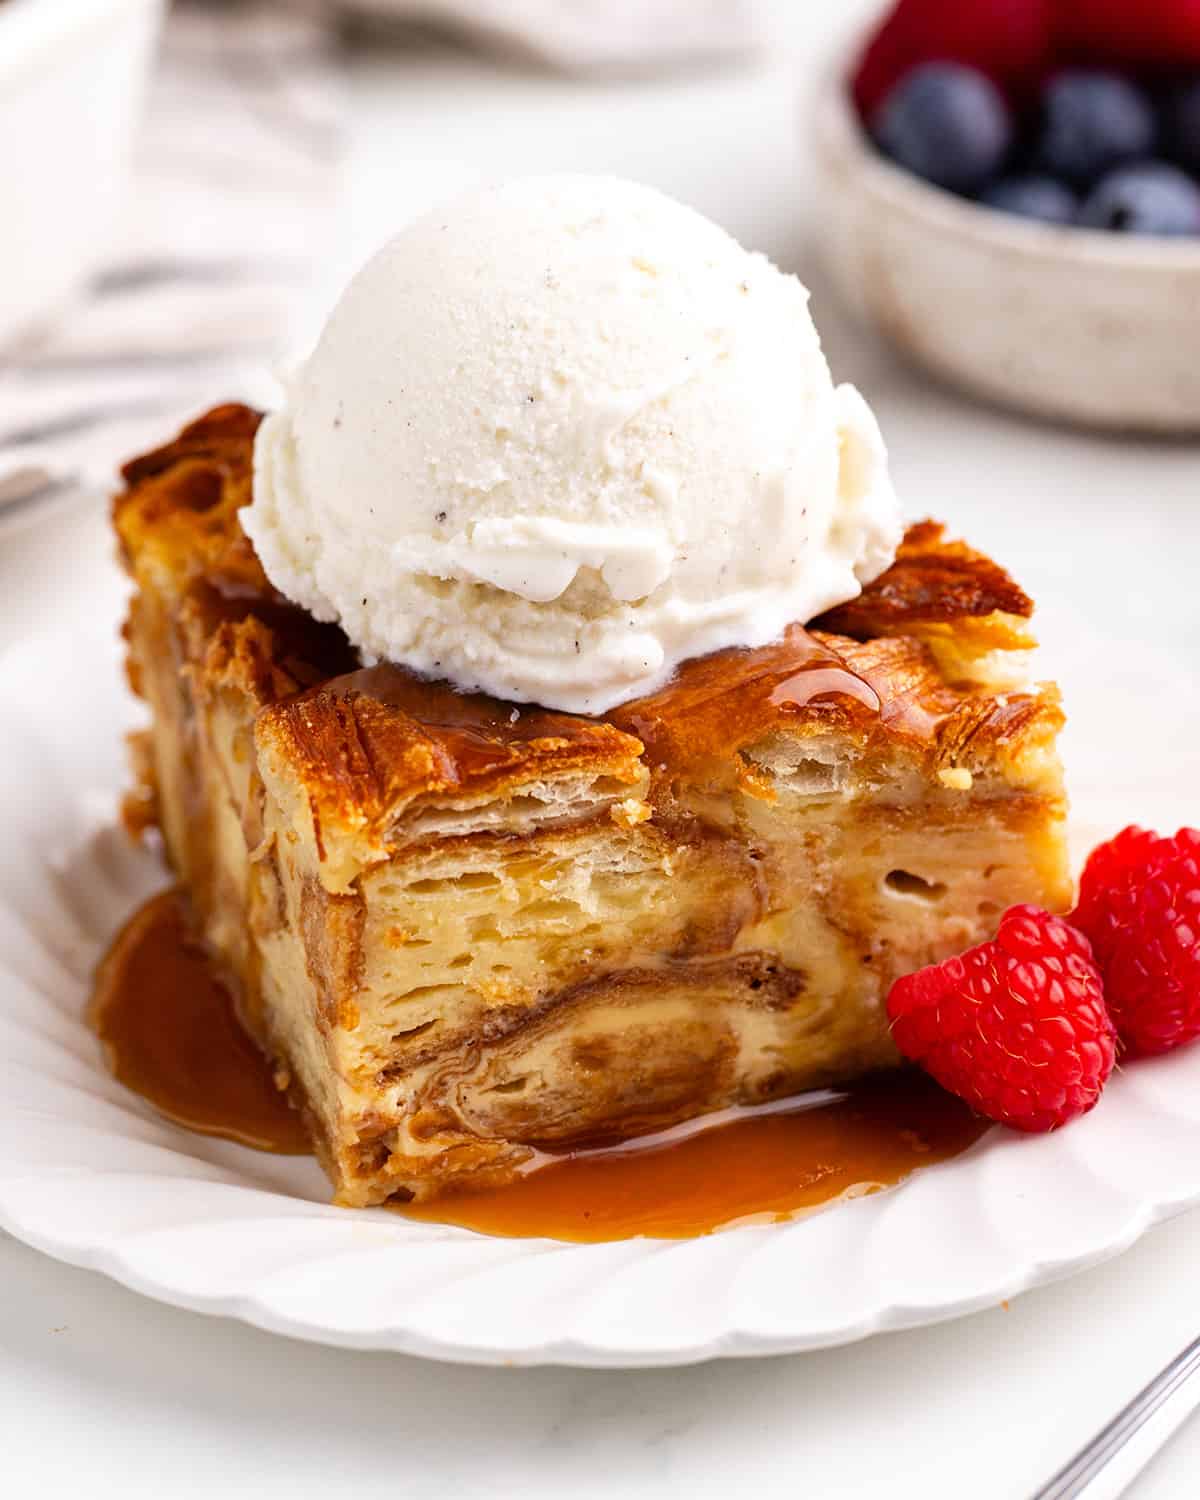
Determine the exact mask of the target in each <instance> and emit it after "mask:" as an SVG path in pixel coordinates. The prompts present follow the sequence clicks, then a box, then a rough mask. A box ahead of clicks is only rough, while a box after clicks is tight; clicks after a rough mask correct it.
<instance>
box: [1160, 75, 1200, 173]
mask: <svg viewBox="0 0 1200 1500" xmlns="http://www.w3.org/2000/svg"><path fill="white" fill-rule="evenodd" d="M1163 115H1164V120H1165V125H1166V131H1165V134H1166V138H1167V149H1168V150H1169V151H1170V153H1171V155H1172V156H1173V157H1174V158H1175V160H1176V161H1177V162H1178V163H1179V165H1180V166H1181V167H1187V169H1188V170H1189V171H1191V172H1197V173H1200V78H1192V79H1190V80H1189V81H1188V82H1187V83H1181V84H1180V85H1179V87H1178V88H1176V89H1174V90H1172V92H1171V93H1170V95H1169V96H1168V97H1167V101H1166V105H1165V108H1164V110H1163Z"/></svg>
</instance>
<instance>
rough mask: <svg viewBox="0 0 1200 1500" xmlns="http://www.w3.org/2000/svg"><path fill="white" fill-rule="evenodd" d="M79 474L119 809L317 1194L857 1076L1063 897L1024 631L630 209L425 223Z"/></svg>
mask: <svg viewBox="0 0 1200 1500" xmlns="http://www.w3.org/2000/svg"><path fill="white" fill-rule="evenodd" d="M124 477H125V481H126V484H125V489H124V491H123V492H122V493H121V494H120V495H119V496H118V497H117V499H116V502H115V522H116V527H117V531H118V534H119V537H120V543H121V548H122V553H123V556H124V559H125V562H126V565H127V567H128V569H129V572H130V574H131V576H132V578H133V581H134V586H135V588H134V596H133V600H132V603H131V607H130V615H129V623H128V627H127V636H128V643H129V671H130V679H131V682H132V684H133V686H134V688H135V690H136V691H137V692H138V693H140V694H141V695H142V696H143V697H144V698H145V699H146V700H147V702H148V704H149V706H150V709H151V712H152V723H151V727H150V729H149V730H148V731H147V732H146V733H144V734H143V735H140V736H139V737H137V739H136V741H135V746H134V748H135V752H136V762H137V771H138V788H137V790H136V792H135V793H133V794H132V795H131V797H130V802H129V814H130V818H131V820H133V821H134V822H135V823H136V822H141V823H144V822H147V821H153V822H155V823H157V825H158V826H159V827H160V829H161V831H162V835H163V839H164V843H165V846H166V851H167V855H168V857H169V859H170V862H171V864H172V866H173V867H174V869H175V870H176V872H177V874H178V876H179V879H180V881H181V882H182V883H183V885H184V886H185V888H186V890H187V892H188V895H189V897H190V902H191V907H192V912H193V916H194V920H195V923H196V925H197V929H198V931H199V932H200V934H201V935H202V936H203V939H204V941H205V942H206V944H207V945H208V947H209V949H210V951H211V952H212V953H213V955H214V956H215V957H216V958H217V959H218V960H219V962H220V964H221V965H222V967H223V969H224V971H225V972H226V973H227V975H228V976H229V977H230V979H231V981H232V982H233V984H234V985H235V987H236V991H237V994H238V998H239V1004H240V1008H241V1012H242V1015H243V1018H244V1019H245V1021H246V1023H247V1025H248V1026H249V1028H250V1029H251V1031H252V1033H253V1034H254V1035H255V1037H256V1038H257V1039H258V1041H259V1042H260V1044H261V1046H262V1047H263V1049H264V1050H265V1051H266V1052H267V1053H268V1055H269V1056H270V1057H271V1058H272V1059H273V1060H274V1061H275V1063H276V1068H277V1078H278V1081H279V1083H280V1086H281V1087H285V1088H289V1089H290V1090H291V1091H292V1096H293V1098H294V1100H295V1102H296V1103H297V1104H298V1106H299V1107H300V1108H302V1109H303V1111H304V1114H305V1118H306V1121H307V1124H308V1126H309V1128H310V1131H311V1133H312V1137H313V1140H314V1144H315V1146H316V1149H317V1151H318V1154H319V1155H320V1157H321V1160H322V1161H323V1163H324V1165H325V1167H326V1169H327V1170H328V1172H329V1175H330V1177H331V1179H332V1181H333V1184H334V1188H335V1192H336V1195H337V1198H338V1200H339V1201H340V1202H343V1203H345V1204H349V1205H365V1204H372V1203H380V1202H383V1201H385V1200H387V1199H389V1198H401V1199H417V1200H424V1199H429V1198H432V1197H434V1196H436V1195H437V1194H439V1193H441V1192H443V1191H445V1190H446V1189H448V1188H462V1187H476V1186H483V1185H493V1184H497V1183H502V1182H504V1181H506V1180H508V1179H510V1178H512V1177H513V1176H514V1174H517V1173H520V1172H521V1171H522V1170H524V1169H525V1168H526V1167H527V1166H528V1165H529V1164H530V1162H532V1161H534V1160H535V1159H536V1158H537V1153H538V1152H539V1151H541V1150H543V1149H546V1148H549V1149H552V1150H555V1149H562V1148H566V1147H571V1146H575V1145H579V1144H583V1143H595V1142H604V1141H613V1140H621V1139H626V1138H629V1137H633V1136H638V1135H642V1134H646V1133H649V1132H654V1131H659V1130H661V1129H663V1128H664V1127H666V1126H670V1125H672V1124H675V1123H677V1122H680V1121H685V1120H689V1119H692V1118H695V1117H697V1116H701V1115H704V1114H707V1113H710V1112H714V1111H717V1110H720V1109H723V1108H725V1107H726V1106H729V1105H743V1104H757V1103H762V1102H765V1101H770V1100H775V1099H780V1098H784V1097H786V1096H790V1095H793V1094H796V1093H798V1092H800V1091H802V1090H807V1089H811V1088H815V1087H819V1086H824V1085H829V1084H839V1083H845V1082H847V1081H849V1080H852V1079H855V1078H858V1077H860V1076H862V1075H864V1074H868V1073H870V1072H873V1071H875V1070H879V1069H887V1068H892V1067H894V1066H897V1065H898V1064H899V1062H900V1057H899V1054H898V1052H897V1051H896V1049H895V1047H894V1045H893V1043H892V1040H891V1036H890V1034H889V1027H888V1021H887V1016H886V1013H885V1008H884V1001H885V997H886V995H887V993H888V990H889V988H890V986H891V985H892V983H893V981H894V980H895V979H896V978H898V977H899V976H900V975H903V974H906V973H909V972H911V971H912V970H914V969H917V968H920V967H921V966H923V965H926V964H930V963H933V962H936V961H937V960H939V959H942V958H945V957H946V956H948V955H950V954H952V953H956V952H958V951H959V950H961V949H963V948H964V947H966V946H968V945H970V944H972V943H974V942H977V941H979V940H980V939H982V938H985V937H987V936H990V934H991V932H992V931H993V930H994V928H995V925H996V922H997V919H998V917H999V914H1000V913H1001V912H1002V911H1003V910H1004V909H1005V908H1007V907H1009V906H1010V905H1012V904H1014V903H1017V902H1026V901H1028V902H1035V903H1037V904H1039V905H1041V906H1046V907H1049V908H1050V909H1052V910H1061V909H1063V908H1064V907H1065V906H1066V905H1067V904H1068V903H1069V900H1070V888H1069V884H1068V879H1067V866H1066V856H1065V844H1064V838H1063V827H1064V817H1065V801H1064V794H1063V787H1062V777H1061V770H1060V766H1059V762H1058V759H1057V755H1056V751H1055V739H1056V735H1057V733H1058V730H1059V728H1060V725H1061V722H1062V714H1061V709H1060V706H1059V699H1058V694H1057V691H1056V690H1055V688H1054V687H1053V686H1052V685H1048V684H1031V683H1029V682H1027V681H1026V680H1025V674H1024V669H1023V666H1022V663H1023V661H1024V659H1025V655H1026V653H1027V652H1028V649H1029V648H1030V647H1031V646H1032V644H1033V641H1032V637H1031V635H1030V631H1029V627H1028V619H1029V616H1030V614H1031V611H1032V605H1031V603H1030V601H1029V599H1028V598H1027V597H1026V595H1025V594H1024V593H1023V592H1022V591H1021V589H1020V588H1019V587H1018V586H1017V585H1016V584H1015V583H1014V582H1013V580H1012V579H1011V578H1009V576H1008V575H1007V574H1006V573H1005V572H1004V571H1003V570H1002V569H1001V568H1000V567H998V566H997V565H996V564H995V563H993V562H991V561H990V560H988V559H987V558H986V557H983V556H982V555H980V554H979V553H977V552H975V551H973V550H972V549H971V548H970V547H968V546H967V545H965V544H964V543H961V542H957V541H952V540H948V539H947V537H946V535H945V533H944V531H943V529H942V527H941V526H940V525H937V524H935V523H933V522H922V523H919V524H916V525H913V526H910V527H909V528H908V529H907V531H906V530H905V529H904V527H903V526H902V524H901V521H900V513H899V508H898V505H897V502H896V499H895V496H894V494H893V491H892V488H891V484H890V481H889V478H888V473H887V465H886V458H885V454H884V450H883V446H882V442H881V440H880V437H879V433H878V429H877V427H876V425H875V422H874V419H873V417H872V416H871V413H870V411H869V410H868V408H867V407H866V405H865V403H864V402H863V401H862V399H861V397H859V396H858V395H857V393H856V392H854V391H853V390H852V389H850V388H848V387H844V386H842V387H838V386H835V385H834V384H833V382H832V379H831V377H830V374H829V370H828V367H827V365H826V363H825V360H824V356H823V355H822V353H821V349H820V344H819V341H818V339H817V335H816V331H815V329H814V327H813V324H812V320H811V318H810V316H809V314H808V311H807V297H806V293H805V292H804V290H803V288H802V287H801V286H800V284H799V283H798V282H797V281H796V280H795V279H794V278H792V277H790V276H786V275H784V274H782V273H781V272H780V271H778V270H777V269H776V268H775V267H773V266H772V265H771V264H770V263H769V262H767V261H766V260H764V259H763V258H762V257H759V256H754V255H750V254H748V253H747V252H745V251H744V250H742V249H741V248H740V247H739V246H738V245H737V244H736V243H735V242H734V241H733V240H731V239H730V238H729V237H728V236H726V235H725V234H724V233H723V232H722V231H720V230H718V229H717V228H716V227H715V226H713V225H711V224H709V223H708V222H707V221H705V220H704V219H702V218H701V217H700V216H698V215H696V214H693V213H691V212H690V211H689V210H686V209H684V208H682V207H680V206H679V205H676V204H673V203H671V202H670V201H669V200H666V199H664V198H662V197H660V196H659V195H658V194H656V193H653V192H651V191H650V190H648V189H643V188H637V187H634V186H633V185H631V184H625V183H619V182H615V181H610V180H606V179H588V178H575V177H561V178H543V179H528V180H525V181H519V182H514V183H509V184H504V185H501V186H499V187H496V188H488V189H483V190H480V191H478V192H476V193H474V194H472V195H470V196H469V197H468V198H466V199H463V200H461V201H460V202H458V203H455V204H452V205H450V206H449V207H447V208H445V209H443V210H439V211H436V212H435V213H434V214H432V215H430V216H429V217H427V218H426V219H424V220H422V221H419V222H418V223H417V224H415V225H413V226H412V227H411V228H409V229H408V230H406V231H405V232H404V233H402V234H401V235H400V236H398V237H397V239H396V240H394V241H393V242H392V243H391V244H390V245H389V246H387V247H386V248H385V249H384V250H382V251H381V252H380V253H379V254H378V255H377V256H376V257H375V259H374V260H372V261H371V262H369V263H368V265H367V266H366V267H365V268H364V269H363V270H362V271H361V272H360V273H359V275H358V277H357V278H356V279H355V281H354V282H353V283H352V284H351V286H350V287H349V289H348V290H347V292H346V293H345V295H344V297H343V299H342V301H341V303H340V304H339V306H338V307H337V308H336V309H335V311H334V313H333V314H332V316H331V318H330V320H329V323H328V326H327V328H326V330H325V332H324V334H323V336H322V338H321V340H320V342H319V344H318V346H317V348H316V350H315V351H314V353H313V354H312V356H311V357H310V358H309V360H308V361H307V362H306V363H305V364H304V365H303V366H302V367H301V368H300V370H299V371H298V373H297V374H296V376H295V377H294V378H293V379H292V381H291V382H290V384H289V387H288V391H287V396H286V400H285V402H284V404H283V406H282V407H281V409H280V410H279V411H277V412H275V413H273V414H271V415H269V416H267V417H266V418H265V419H260V417H259V415H258V414H257V413H255V412H252V411H250V410H249V409H247V408H245V407H240V406H224V407H219V408H217V409H216V410H214V411H212V412H210V413H209V414H208V415H207V416H205V417H202V418H201V419H200V420H199V421H197V422H194V423H193V424H191V425H190V426H189V427H187V428H186V429H185V430H184V431H183V432H182V433H180V434H179V436H178V437H177V438H176V439H175V440H174V441H172V442H170V443H168V444H167V445H166V446H165V447H163V448H161V449H159V450H157V451H155V452H153V453H149V454H147V455H145V456H143V457H141V458H138V459H135V460H133V461H132V462H131V463H130V464H128V465H127V466H126V469H125V471H124Z"/></svg>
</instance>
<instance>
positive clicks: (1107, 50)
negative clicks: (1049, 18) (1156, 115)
mask: <svg viewBox="0 0 1200 1500" xmlns="http://www.w3.org/2000/svg"><path fill="white" fill-rule="evenodd" d="M1055 9H1056V10H1057V12H1058V42H1059V48H1060V51H1061V52H1062V54H1063V55H1064V56H1065V57H1068V58H1070V59H1071V60H1073V61H1076V62H1078V61H1084V60H1086V61H1089V62H1099V63H1107V64H1108V65H1109V66H1110V67H1114V68H1119V69H1124V68H1131V67H1138V66H1141V65H1143V64H1151V65H1159V66H1163V67H1170V68H1186V67H1195V66H1196V65H1197V64H1200V0H1136V3H1135V0H1055Z"/></svg>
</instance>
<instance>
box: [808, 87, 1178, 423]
mask: <svg viewBox="0 0 1200 1500" xmlns="http://www.w3.org/2000/svg"><path fill="white" fill-rule="evenodd" d="M847 73H848V69H847V68H846V67H845V66H841V67H838V68H837V69H835V70H834V71H833V72H832V73H831V75H830V76H829V77H828V79H827V81H826V83H825V85H824V86H823V88H822V89H821V90H820V91H819V94H818V98H817V106H816V113H815V131H814V136H815V147H816V157H817V161H818V164H819V170H820V177H821V183H820V197H819V199H818V200H817V201H818V202H819V203H820V205H821V235H820V239H819V248H820V253H821V255H822V258H823V259H824V261H825V263H826V266H827V270H828V273H829V275H830V277H831V278H832V280H833V281H834V283H835V284H836V285H837V286H838V287H839V288H840V290H841V291H842V293H843V294H844V296H845V298H846V299H847V300H848V301H849V302H850V304H851V305H852V306H853V307H854V308H855V309H857V310H858V311H859V312H860V313H861V314H862V315H864V316H865V317H866V318H867V319H869V320H870V321H871V322H873V323H874V324H875V325H876V326H877V327H878V328H879V329H880V331H881V332H882V333H884V334H885V335H886V336H887V338H888V339H890V340H891V342H892V343H893V344H894V345H895V346H896V347H897V348H898V349H899V350H901V351H902V352H903V353H904V354H905V355H907V356H909V357H910V358H911V359H913V360H915V361H916V362H917V363H919V364H921V365H923V366H925V367H926V368H927V369H928V370H930V371H931V372H932V373H934V374H935V375H938V376H940V377H942V378H943V379H945V380H947V381H950V382H952V383H953V384H955V385H958V386H962V387H964V388H965V389H967V390H969V391H971V392H973V393H975V394H976V395H979V396H982V397H985V398H987V399H989V400H992V401H998V402H1002V403H1003V404H1005V405H1007V406H1012V407H1017V408H1020V409H1021V410H1023V411H1026V412H1031V413H1034V414H1036V415H1037V416H1040V417H1046V418H1051V419H1056V420H1062V421H1068V422H1075V423H1082V424H1086V425H1088V426H1092V427H1101V428H1109V429H1116V430H1121V429H1124V430H1128V431H1142V432H1150V433H1162V434H1176V435H1181V434H1187V433H1193V434H1194V433H1197V432H1200V357H1198V356H1197V350H1198V349H1200V238H1198V239H1166V238H1157V237H1149V236H1137V237H1135V236H1125V235H1117V234H1109V233H1103V232H1100V231H1096V230H1087V229H1076V228H1072V227H1059V226H1053V225H1044V224H1040V223H1036V222H1034V221H1031V220H1027V219H1021V218H1019V217H1017V216H1016V215H1013V214H1006V213H1001V212H998V211H997V210H995V209H990V208H986V207H983V206H982V205H980V204H976V203H972V202H970V201H968V200H967V199H963V198H958V197H955V196H954V195H952V194H951V193H948V192H944V191H943V190H941V189H940V188H936V187H932V186H930V185H929V184H928V183H925V182H923V181H922V180H921V179H920V178H918V177H916V176H914V175H913V174H912V173H910V172H907V171H904V170H903V169H902V168H899V167H897V166H894V165H893V164H892V163H891V162H889V161H887V160H885V159H884V158H883V157H882V156H881V155H880V154H879V153H878V152H877V151H876V150H875V148H874V146H873V145H872V143H871V141H870V140H869V138H868V137H867V135H866V132H865V131H864V129H863V127H862V124H861V121H860V120H859V117H858V113H857V111H856V110H855V108H854V104H853V101H852V99H851V96H850V91H849V85H848V82H847Z"/></svg>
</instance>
